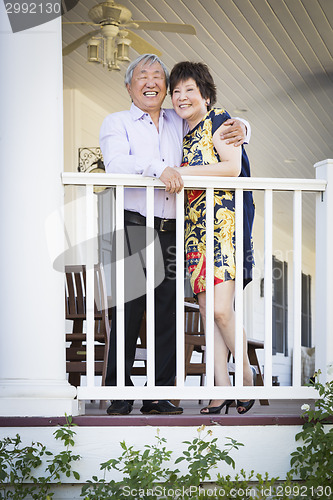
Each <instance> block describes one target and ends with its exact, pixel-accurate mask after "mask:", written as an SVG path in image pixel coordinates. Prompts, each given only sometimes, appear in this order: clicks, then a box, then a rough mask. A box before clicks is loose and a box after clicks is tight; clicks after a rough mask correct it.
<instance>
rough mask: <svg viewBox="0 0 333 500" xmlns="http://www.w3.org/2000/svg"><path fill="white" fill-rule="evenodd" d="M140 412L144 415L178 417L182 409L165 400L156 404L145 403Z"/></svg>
mask: <svg viewBox="0 0 333 500" xmlns="http://www.w3.org/2000/svg"><path fill="white" fill-rule="evenodd" d="M140 411H141V413H144V414H145V415H153V414H158V415H180V414H181V413H183V408H181V407H180V406H175V405H174V404H172V403H170V401H167V400H162V401H158V402H157V403H153V402H152V401H145V402H144V404H143V406H142V407H141V408H140Z"/></svg>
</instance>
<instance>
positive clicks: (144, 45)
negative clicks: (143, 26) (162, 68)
mask: <svg viewBox="0 0 333 500" xmlns="http://www.w3.org/2000/svg"><path fill="white" fill-rule="evenodd" d="M126 31H127V30H126ZM127 38H129V39H130V40H131V42H132V45H131V47H133V49H134V50H136V51H137V52H139V54H147V53H148V54H156V55H157V56H158V57H161V55H162V52H161V51H160V50H158V49H156V47H154V46H153V45H151V44H150V43H148V42H146V40H144V39H143V38H141V36H139V35H137V34H136V33H133V31H127Z"/></svg>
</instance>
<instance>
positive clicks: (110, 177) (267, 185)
mask: <svg viewBox="0 0 333 500" xmlns="http://www.w3.org/2000/svg"><path fill="white" fill-rule="evenodd" d="M183 180H184V186H185V188H190V189H200V188H201V189H202V188H214V189H236V188H240V189H245V190H256V189H257V190H265V189H272V190H274V191H312V192H313V191H315V192H321V191H325V190H326V184H327V182H326V181H325V180H324V179H289V178H266V177H250V178H249V177H205V178H203V177H198V176H187V177H186V178H183ZM62 182H63V184H64V185H81V186H82V185H86V184H92V185H97V186H110V187H113V186H121V185H125V186H128V187H145V186H155V187H164V184H163V183H162V182H161V181H160V180H159V179H153V178H151V177H143V176H141V175H132V174H124V175H123V174H106V173H105V174H104V173H96V174H92V173H79V172H64V173H63V174H62Z"/></svg>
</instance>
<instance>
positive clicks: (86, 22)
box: [61, 21, 99, 26]
mask: <svg viewBox="0 0 333 500" xmlns="http://www.w3.org/2000/svg"><path fill="white" fill-rule="evenodd" d="M61 24H90V25H91V26H99V24H96V23H93V22H92V21H63V22H62V23H61Z"/></svg>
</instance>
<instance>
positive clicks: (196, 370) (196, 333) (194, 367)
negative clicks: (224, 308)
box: [185, 298, 269, 405]
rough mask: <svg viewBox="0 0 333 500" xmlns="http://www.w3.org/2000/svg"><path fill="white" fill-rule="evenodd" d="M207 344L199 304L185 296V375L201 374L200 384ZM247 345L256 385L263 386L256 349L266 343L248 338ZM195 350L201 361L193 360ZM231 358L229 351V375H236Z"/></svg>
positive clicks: (261, 402) (265, 403)
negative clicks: (255, 374)
mask: <svg viewBox="0 0 333 500" xmlns="http://www.w3.org/2000/svg"><path fill="white" fill-rule="evenodd" d="M205 346H206V340H205V333H204V330H203V328H202V326H201V325H200V312H199V306H198V304H196V301H195V300H194V299H193V298H185V377H186V376H190V375H196V376H198V375H199V376H200V385H203V384H204V376H205V374H206V362H205ZM247 346H248V356H249V360H250V364H251V366H253V367H254V368H255V370H256V373H257V377H256V385H258V386H262V385H264V383H263V377H262V373H261V368H260V364H259V360H258V357H257V353H256V349H262V348H263V347H264V343H263V342H260V341H257V340H251V339H248V341H247ZM195 351H196V352H198V353H199V354H200V355H201V358H199V361H196V362H194V361H193V360H192V354H193V352H195ZM230 359H231V353H229V358H228V370H229V375H232V376H234V375H235V363H234V362H231V361H230ZM260 404H261V405H268V404H269V403H268V401H267V400H266V399H262V400H260Z"/></svg>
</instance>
